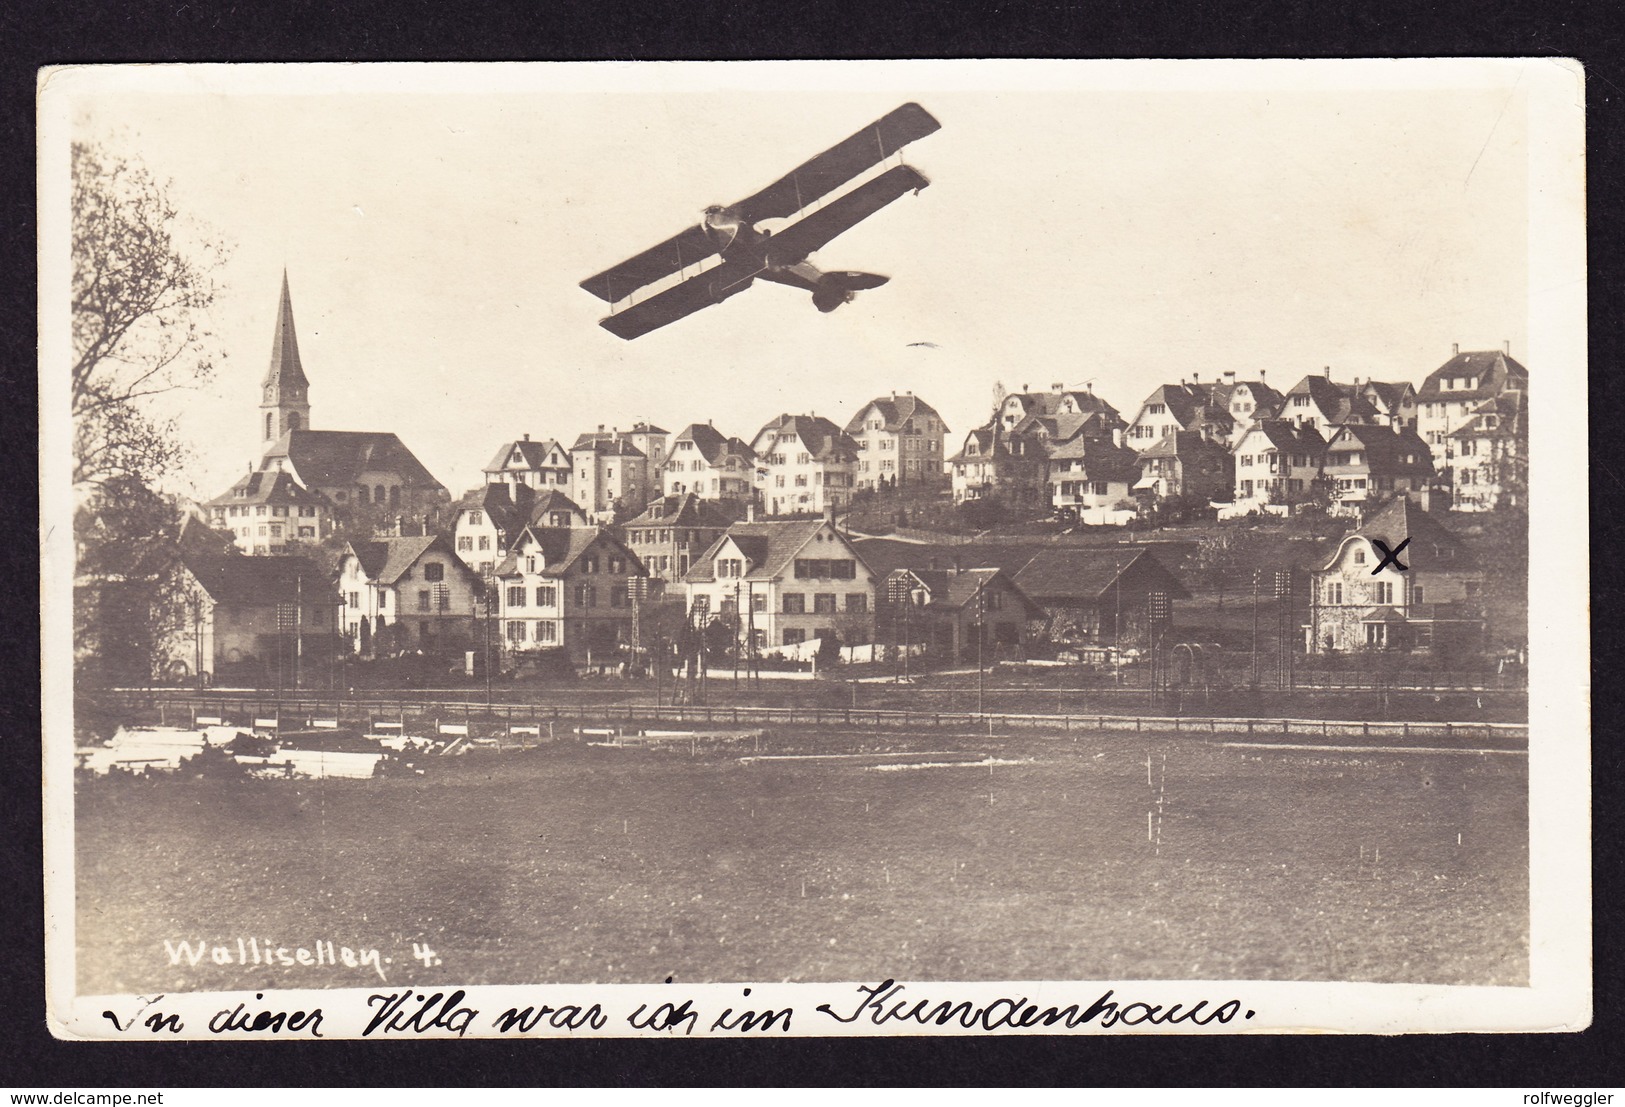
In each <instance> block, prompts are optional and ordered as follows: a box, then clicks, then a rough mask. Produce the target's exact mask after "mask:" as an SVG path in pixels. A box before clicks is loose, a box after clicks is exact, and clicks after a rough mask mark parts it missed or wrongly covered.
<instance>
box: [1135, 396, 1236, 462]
mask: <svg viewBox="0 0 1625 1107" xmlns="http://www.w3.org/2000/svg"><path fill="white" fill-rule="evenodd" d="M1235 425H1236V420H1235V417H1234V416H1233V415H1231V414H1230V409H1229V407H1228V406H1227V400H1226V399H1216V398H1215V397H1214V395H1213V394H1212V389H1211V386H1205V385H1202V384H1201V383H1200V382H1192V381H1186V380H1181V381H1180V382H1179V383H1178V384H1164V385H1159V386H1158V387H1157V388H1156V389H1155V390H1154V391H1153V392H1152V393H1151V395H1149V396H1147V397H1146V398H1145V399H1144V400H1143V401H1141V403H1140V409H1139V411H1138V412H1136V413H1135V416H1134V419H1133V421H1132V422H1130V423H1129V425H1128V430H1127V431H1126V432H1125V433H1124V441H1125V442H1126V443H1127V444H1128V445H1129V446H1130V447H1131V448H1133V449H1135V450H1138V451H1140V452H1142V453H1143V452H1144V451H1145V450H1147V449H1149V448H1150V447H1152V446H1154V445H1156V444H1157V443H1158V442H1160V441H1161V440H1162V439H1163V438H1165V437H1167V436H1168V435H1170V434H1175V433H1188V434H1194V435H1196V436H1198V437H1200V438H1205V439H1207V440H1209V441H1218V442H1229V441H1230V438H1231V434H1232V432H1233V431H1234V429H1235Z"/></svg>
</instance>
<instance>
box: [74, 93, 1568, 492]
mask: <svg viewBox="0 0 1625 1107" xmlns="http://www.w3.org/2000/svg"><path fill="white" fill-rule="evenodd" d="M1392 64H1393V63H1390V65H1392ZM1431 64H1432V66H1433V68H1431V69H1418V68H1415V67H1414V66H1413V67H1409V68H1405V67H1401V68H1399V69H1397V70H1396V69H1393V68H1389V69H1383V68H1380V67H1379V68H1375V69H1373V68H1372V67H1371V64H1370V63H1367V64H1366V65H1365V66H1364V67H1360V66H1354V67H1349V66H1344V67H1341V68H1340V67H1339V66H1337V65H1336V64H1310V63H1294V64H1279V63H1277V64H1273V65H1263V64H1259V63H1242V64H1236V65H1232V66H1231V67H1230V68H1228V69H1226V68H1222V67H1220V68H1217V69H1216V68H1215V67H1214V66H1212V65H1195V64H1193V63H1162V64H1159V65H1150V66H1140V67H1132V66H1130V67H1125V66H1121V65H1119V66H1113V65H1110V64H1106V65H1079V64H1072V65H1060V66H1056V65H1052V64H1038V63H1016V64H1009V63H1006V64H1002V65H994V64H989V63H971V64H969V65H965V64H955V65H940V64H939V65H912V66H911V65H898V64H895V63H893V64H888V65H885V66H876V65H857V66H830V65H802V66H798V65H774V66H737V67H728V66H723V67H719V66H717V65H703V64H702V65H688V66H666V65H662V66H651V65H608V66H606V65H595V66H576V67H570V66H558V65H550V66H540V67H514V66H497V67H461V68H460V67H435V68H433V69H414V68H411V67H375V68H374V69H370V70H369V69H368V67H359V69H360V71H359V72H358V67H327V68H323V69H317V70H312V69H309V68H305V67H269V66H265V67H216V68H211V69H209V70H207V71H206V72H205V71H202V70H198V71H194V72H190V73H188V72H184V71H183V72H180V73H179V75H177V70H176V69H175V68H174V67H151V68H148V69H145V70H139V69H134V68H133V67H132V68H131V69H129V70H127V71H123V72H121V73H120V74H119V76H120V77H121V80H120V81H114V82H109V81H106V80H103V81H99V82H98V81H91V82H86V85H85V88H84V89H82V90H80V91H78V92H76V93H75V95H74V96H73V97H72V112H71V118H72V127H73V134H74V136H75V137H83V138H90V139H92V140H95V141H100V142H103V143H105V144H107V145H109V146H112V147H114V148H117V149H119V150H121V151H123V152H125V153H129V154H133V155H135V156H138V157H139V158H140V159H141V160H142V161H143V162H144V163H145V164H146V165H147V167H148V168H149V169H150V170H151V171H152V172H153V173H154V174H155V175H156V176H157V177H159V178H160V179H167V180H168V181H169V182H170V187H171V190H172V194H173V196H174V198H175V200H176V201H177V203H178V205H179V207H180V208H181V209H182V210H183V211H184V212H185V213H186V215H187V218H188V219H189V220H191V221H193V223H194V224H195V226H196V227H197V228H201V229H204V230H205V231H212V232H214V233H217V234H219V235H221V236H223V237H224V238H226V239H227V240H228V242H229V243H230V244H231V246H232V252H231V255H230V259H229V261H228V262H227V263H226V264H225V265H224V266H223V267H222V268H221V270H220V271H219V272H218V274H217V279H218V281H219V283H220V285H221V292H220V294H219V296H218V297H217V299H216V301H215V303H214V305H213V307H212V308H211V310H210V312H209V316H208V321H209V324H210V325H211V327H212V328H213V330H214V331H215V333H216V334H217V335H218V337H219V342H220V347H221V348H222V349H223V350H224V352H225V353H226V355H227V356H226V358H225V360H224V361H223V362H222V363H221V364H220V366H219V368H218V371H217V373H216V375H215V378H214V379H213V380H212V381H211V382H208V383H207V384H203V385H201V386H199V387H197V388H195V389H191V390H188V391H187V392H185V393H183V394H178V395H177V396H176V397H174V398H173V403H172V406H171V410H173V412H174V413H175V414H176V416H177V417H178V418H179V420H180V423H181V430H182V434H183V436H184V437H185V438H186V439H187V440H188V442H190V443H191V445H192V449H193V453H194V455H195V456H194V458H193V459H192V461H191V463H190V465H189V467H188V469H187V472H186V476H187V478H188V480H189V482H190V490H191V491H192V492H194V493H195V494H197V495H200V496H203V497H212V496H214V495H218V494H219V493H220V492H223V491H224V490H225V488H226V487H227V486H228V485H229V484H230V483H231V482H232V481H233V480H234V479H235V478H236V476H237V475H238V474H240V473H241V472H242V471H243V470H244V469H245V468H246V467H247V466H248V465H249V464H250V463H251V462H254V461H257V459H258V445H259V436H258V433H257V424H258V406H257V405H258V399H259V396H258V385H259V382H260V381H261V379H262V378H263V376H264V374H265V370H266V366H267V363H268V360H269V356H270V350H271V339H272V329H273V325H274V322H275V311H276V306H277V297H278V292H279V288H280V284H281V280H282V274H283V271H284V269H286V272H287V274H288V280H289V283H290V286H291V290H292V297H293V306H294V316H295V320H296V322H297V327H298V334H299V347H300V352H301V355H302V358H303V362H304V366H305V372H306V375H307V376H308V377H309V379H310V399H311V407H312V410H311V420H312V426H314V427H316V428H318V429H333V430H388V431H394V432H395V433H397V434H399V435H400V436H401V438H402V439H403V440H404V441H405V442H406V444H407V445H408V446H409V447H410V448H411V449H412V450H413V451H414V452H415V453H416V454H417V455H418V457H419V458H420V459H421V460H422V461H423V462H424V463H425V464H426V465H427V466H428V467H429V469H430V471H431V472H433V473H434V474H435V476H436V477H437V478H438V479H439V480H440V481H441V482H442V483H444V484H445V485H446V486H447V487H448V488H449V489H450V490H451V491H452V493H453V494H454V495H456V494H458V493H460V492H461V491H463V490H464V489H467V488H470V487H473V486H474V485H476V484H478V483H479V482H480V481H481V479H482V477H481V469H482V467H483V466H484V465H485V463H486V462H487V461H488V460H489V459H490V457H491V455H492V454H494V453H495V452H496V450H497V448H498V447H499V446H500V445H501V444H502V443H503V442H505V441H508V440H511V439H514V438H517V437H519V436H520V435H522V434H526V433H528V434H530V435H531V437H533V438H559V439H563V440H565V441H566V442H568V441H570V440H573V439H574V437H575V436H576V435H577V434H578V433H580V432H582V431H584V430H589V429H592V428H594V427H596V426H597V425H599V424H604V425H606V426H619V427H626V426H629V425H630V424H632V423H633V422H635V421H638V420H649V421H652V422H655V423H657V424H659V425H660V426H662V427H665V428H666V429H668V430H670V431H672V432H674V433H675V432H676V431H678V430H680V429H681V428H682V427H683V426H685V425H687V424H688V423H691V422H704V421H706V420H711V421H713V422H714V423H715V425H716V426H717V427H718V429H720V430H722V431H723V432H724V433H727V434H733V435H738V436H740V437H742V438H746V439H747V440H748V439H749V438H751V437H752V436H753V435H754V434H755V432H756V431H757V429H758V428H760V427H761V425H762V424H763V423H765V422H766V421H767V420H768V419H770V418H772V417H774V416H776V415H778V414H779V413H781V412H812V413H816V414H819V415H825V416H828V417H830V418H831V419H834V420H835V421H836V422H837V423H841V424H844V423H845V422H846V421H847V420H848V419H849V418H851V417H852V416H853V415H854V414H856V413H857V411H858V410H859V409H860V408H861V406H862V405H863V404H864V403H866V402H867V401H868V400H869V399H871V398H873V397H875V396H877V395H885V394H888V393H890V392H891V391H894V390H895V391H898V392H903V391H912V392H915V393H916V394H918V395H920V396H921V397H923V398H924V399H926V400H927V401H928V402H929V403H931V404H932V405H933V406H934V407H936V408H937V410H938V411H939V412H940V413H941V414H942V415H943V417H944V418H945V419H946V421H947V423H948V425H949V426H950V428H951V430H952V432H953V433H952V436H951V438H950V449H951V450H953V449H957V446H958V441H959V439H961V438H962V436H963V434H964V433H965V432H966V431H968V430H970V429H971V428H972V427H973V426H975V425H977V424H979V423H981V422H983V421H984V420H985V419H986V418H987V417H988V414H989V408H990V405H991V402H992V397H993V390H994V387H995V383H996V382H1000V383H1002V385H1003V386H1004V387H1005V388H1007V389H1010V390H1012V391H1013V390H1017V389H1019V388H1021V387H1022V386H1024V385H1030V386H1031V387H1033V388H1035V389H1042V388H1048V387H1050V386H1051V385H1052V384H1055V383H1063V384H1065V385H1066V386H1068V387H1082V386H1083V385H1085V384H1086V383H1090V384H1092V387H1093V388H1094V390H1095V391H1096V392H1098V393H1101V394H1102V395H1104V396H1105V397H1106V398H1107V399H1109V400H1110V401H1111V402H1112V403H1113V404H1114V405H1115V406H1117V407H1118V408H1119V409H1120V410H1122V411H1123V412H1124V414H1125V416H1126V417H1128V418H1132V417H1133V415H1134V412H1135V410H1136V409H1137V407H1138V405H1139V403H1140V401H1141V400H1142V399H1143V398H1144V397H1145V395H1146V394H1147V393H1149V392H1150V391H1151V390H1152V389H1154V388H1155V387H1156V386H1157V385H1158V384H1160V383H1162V382H1164V381H1177V380H1179V379H1181V378H1183V377H1188V376H1191V375H1199V376H1200V377H1201V378H1202V379H1208V378H1210V377H1212V376H1217V375H1218V374H1220V373H1221V372H1223V371H1225V370H1234V371H1236V373H1237V374H1238V376H1240V377H1242V378H1244V379H1247V378H1257V377H1258V376H1259V375H1260V374H1261V373H1262V374H1266V379H1267V380H1268V382H1269V383H1271V384H1273V385H1275V386H1276V387H1278V388H1282V389H1285V388H1287V387H1290V386H1291V385H1292V384H1293V383H1295V382H1296V381H1297V380H1298V379H1299V378H1300V377H1302V376H1303V375H1304V374H1305V373H1307V372H1310V371H1318V370H1320V369H1321V368H1322V367H1323V366H1330V367H1331V370H1332V374H1333V376H1334V378H1337V379H1341V380H1353V379H1354V378H1356V377H1359V378H1368V377H1375V378H1377V379H1381V380H1410V381H1413V382H1415V383H1418V384H1420V382H1421V380H1422V378H1423V377H1425V376H1426V375H1427V374H1428V373H1429V372H1431V371H1432V370H1433V369H1435V368H1437V367H1438V366H1439V365H1441V364H1442V363H1443V362H1444V361H1445V360H1447V359H1448V358H1449V356H1450V348H1451V344H1452V343H1459V344H1460V345H1461V347H1462V348H1463V349H1492V348H1497V347H1500V346H1501V344H1502V343H1503V342H1510V343H1511V348H1512V351H1513V353H1514V355H1515V356H1517V355H1519V354H1520V352H1521V351H1523V350H1524V348H1525V343H1526V341H1527V338H1528V320H1527V316H1528V305H1529V299H1530V293H1529V287H1528V286H1529V258H1528V241H1527V239H1528V234H1527V226H1528V220H1529V186H1528V179H1527V178H1528V174H1527V161H1528V157H1529V149H1528V130H1529V128H1528V123H1527V119H1526V112H1525V107H1526V103H1525V101H1526V97H1525V96H1524V95H1523V93H1522V91H1521V89H1520V85H1519V73H1518V69H1517V66H1516V65H1513V64H1510V63H1471V62H1464V63H1431ZM907 100H914V101H917V102H919V103H921V104H922V105H924V106H925V107H926V108H927V109H928V110H929V111H930V112H931V113H932V114H933V115H935V116H936V117H937V119H938V120H940V121H941V124H942V129H941V130H940V131H938V132H937V133H935V134H933V135H930V136H928V137H927V138H925V139H922V140H920V141H919V142H917V143H915V144H913V145H911V146H910V147H908V148H907V149H906V150H905V151H904V157H905V159H906V160H907V161H908V163H909V164H911V165H914V166H915V167H916V168H918V169H919V170H920V171H921V172H922V173H924V174H925V176H926V177H928V178H929V179H930V180H931V185H930V187H928V188H926V189H924V190H923V191H922V192H921V193H919V194H918V195H910V196H904V197H903V198H901V199H900V200H898V201H897V202H895V203H893V204H892V205H890V206H889V207H887V208H886V209H884V210H882V211H881V212H879V213H878V214H876V215H875V216H873V217H871V218H870V219H868V220H866V221H865V222H864V223H862V224H860V225H859V226H857V227H855V228H854V229H853V230H851V231H849V232H847V233H846V234H843V235H842V236H840V237H839V238H837V239H836V240H835V241H833V242H832V243H830V244H829V245H828V246H826V247H825V248H824V249H823V250H822V251H820V252H819V253H818V254H817V255H815V257H814V259H813V260H814V261H815V262H817V263H819V264H820V265H822V266H823V267H825V268H840V269H863V270H869V271H874V272H879V273H884V274H887V275H889V276H890V277H891V278H892V280H891V283H890V284H888V285H886V286H884V287H882V288H879V289H875V290H872V291H868V292H864V293H861V294H860V295H859V297H858V299H857V300H856V301H855V302H854V303H852V304H848V305H846V306H843V307H842V308H840V309H839V310H837V311H835V312H833V313H830V314H828V315H825V314H821V313H819V312H818V311H816V310H815V309H814V308H813V307H812V305H811V303H810V298H809V297H808V295H807V294H806V293H804V292H800V291H798V290H794V289H790V288H786V287H783V286H779V285H772V284H765V283H761V282H758V284H757V285H756V286H755V287H753V288H752V289H751V290H750V291H749V292H747V293H746V294H744V295H741V296H737V297H734V298H732V299H730V300H728V301H726V302H725V303H723V304H721V305H717V306H714V307H711V308H709V309H706V310H705V311H702V312H699V313H697V314H695V315H692V316H690V317H688V318H686V319H683V320H680V321H678V322H677V323H674V324H672V325H670V326H668V327H666V328H664V329H662V330H659V331H655V332H653V333H651V334H649V335H646V336H644V337H642V338H639V339H636V340H634V341H632V342H624V341H622V340H621V339H618V338H615V337H614V336H612V335H610V334H608V333H607V332H606V331H604V330H602V329H600V328H599V327H598V326H597V325H596V323H597V320H598V319H599V318H600V317H601V316H602V315H603V314H604V309H605V305H604V304H603V303H602V302H601V301H599V300H597V299H596V298H594V297H592V296H590V295H588V294H587V293H586V292H584V291H582V290H581V289H580V288H578V287H577V285H578V282H580V281H581V280H583V279H584V278H586V277H588V276H590V275H592V274H595V273H597V272H599V271H601V270H603V269H606V268H608V267H609V266H611V265H613V264H615V263H616V262H619V261H621V260H623V259H624V258H626V257H628V256H630V255H631V254H633V253H636V252H638V251H640V250H642V249H644V248H646V247H648V246H651V245H654V244H655V243H656V242H659V241H661V240H663V239H665V238H667V237H669V236H671V235H672V234H675V233H677V232H678V231H680V230H682V229H683V228H684V227H685V226H686V225H689V224H691V223H693V222H696V221H697V220H698V218H699V215H700V211H701V209H702V208H704V207H705V206H706V205H707V204H711V203H729V202H733V201H736V200H739V199H741V198H743V197H745V196H747V195H749V194H751V193H753V192H755V191H756V190H757V189H759V188H761V187H762V186H764V185H766V184H768V183H769V182H771V181H773V180H775V179H776V178H778V177H779V176H781V175H783V174H784V173H785V172H787V171H788V170H789V169H791V168H792V167H794V166H795V165H797V164H799V163H800V162H802V161H804V160H806V159H807V158H809V157H811V156H812V155H813V154H816V153H818V152H819V151H821V150H823V149H825V148H827V147H828V146H830V145H832V144H833V143H835V142H837V141H839V140H840V139H842V138H844V137H846V136H847V135H849V134H851V133H853V132H854V131H856V130H858V129H859V128H861V127H862V126H863V125H864V124H867V123H869V122H871V121H872V120H874V119H875V118H877V117H879V116H880V115H883V114H884V113H886V112H887V111H890V110H891V109H892V108H894V107H896V106H897V105H898V104H900V103H902V102H904V101H907ZM1531 368H1532V369H1534V370H1535V371H1536V372H1537V373H1538V371H1539V367H1538V366H1531Z"/></svg>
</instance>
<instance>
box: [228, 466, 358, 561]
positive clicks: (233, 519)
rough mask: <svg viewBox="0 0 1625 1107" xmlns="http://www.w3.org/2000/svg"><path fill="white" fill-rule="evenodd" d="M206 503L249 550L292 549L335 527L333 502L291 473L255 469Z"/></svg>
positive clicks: (275, 551) (311, 542) (274, 551)
mask: <svg viewBox="0 0 1625 1107" xmlns="http://www.w3.org/2000/svg"><path fill="white" fill-rule="evenodd" d="M203 506H204V510H205V511H206V512H207V513H208V517H209V522H210V523H211V524H212V525H213V526H214V528H215V529H216V530H220V531H225V532H227V533H229V534H231V536H232V539H233V541H234V542H235V543H236V546H237V548H238V549H239V550H241V551H242V552H243V553H245V554H261V555H263V554H281V553H288V552H290V551H291V550H292V549H295V548H297V547H298V546H300V545H312V546H313V545H315V544H316V543H318V542H320V541H321V540H322V539H323V538H326V537H327V536H328V535H330V534H332V533H333V526H334V518H333V505H332V504H331V503H329V502H328V500H327V497H325V496H323V495H321V494H320V493H317V492H312V491H310V490H309V489H307V488H305V487H304V486H303V485H301V484H300V483H299V482H298V481H296V480H294V479H293V477H292V476H291V475H290V474H288V473H279V472H269V473H267V472H261V471H258V470H253V471H250V472H248V473H246V474H245V475H244V476H243V477H242V478H241V479H240V480H238V481H237V483H236V484H234V485H232V486H231V488H230V490H229V491H227V492H226V493H225V494H224V495H221V496H217V497H215V498H214V499H212V500H210V501H209V502H208V503H207V504H205V505H203Z"/></svg>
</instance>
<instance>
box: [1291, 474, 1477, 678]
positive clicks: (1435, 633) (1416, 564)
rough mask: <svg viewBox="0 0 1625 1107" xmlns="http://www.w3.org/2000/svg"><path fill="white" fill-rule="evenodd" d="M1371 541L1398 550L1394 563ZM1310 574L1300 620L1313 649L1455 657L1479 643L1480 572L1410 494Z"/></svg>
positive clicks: (1457, 540) (1391, 504)
mask: <svg viewBox="0 0 1625 1107" xmlns="http://www.w3.org/2000/svg"><path fill="white" fill-rule="evenodd" d="M1377 542H1381V543H1383V545H1384V546H1386V547H1387V549H1388V550H1389V551H1396V550H1397V551H1399V553H1398V564H1395V563H1394V562H1393V561H1389V560H1388V559H1387V558H1386V556H1385V555H1384V553H1383V551H1382V550H1381V549H1379V548H1378V547H1377V545H1376V543H1377ZM1406 542H1408V543H1409V544H1408V545H1405V547H1404V549H1403V550H1401V549H1400V546H1401V544H1403V543H1406ZM1399 565H1404V566H1405V568H1404V569H1400V568H1399ZM1312 575H1313V581H1312V586H1311V587H1312V591H1311V596H1310V609H1309V622H1308V623H1307V624H1305V626H1304V638H1305V641H1304V644H1305V647H1306V648H1307V649H1308V650H1309V651H1310V652H1311V653H1347V652H1359V651H1366V650H1370V651H1423V652H1427V651H1433V652H1437V653H1439V654H1441V655H1443V656H1460V655H1461V654H1463V653H1468V652H1472V651H1475V650H1478V649H1481V648H1482V647H1483V642H1484V609H1483V599H1482V593H1483V583H1484V571H1483V569H1482V567H1481V566H1480V564H1479V562H1478V559H1477V558H1476V557H1474V555H1473V553H1472V551H1471V550H1470V549H1469V548H1468V547H1467V546H1466V544H1465V543H1463V542H1462V541H1461V539H1460V538H1459V537H1457V535H1456V534H1455V533H1454V532H1453V531H1451V530H1450V529H1449V528H1448V527H1446V526H1445V525H1444V524H1443V523H1442V522H1440V521H1439V520H1438V519H1437V518H1435V517H1434V516H1433V515H1431V514H1430V513H1428V512H1426V511H1424V510H1422V508H1420V507H1419V506H1417V505H1416V504H1415V503H1413V502H1412V501H1411V500H1410V499H1409V498H1408V497H1405V496H1396V497H1394V499H1393V500H1391V501H1390V502H1389V503H1388V504H1387V505H1385V506H1384V507H1382V508H1381V509H1380V510H1378V511H1376V512H1373V513H1372V514H1371V516H1370V517H1369V518H1368V519H1367V520H1366V521H1365V522H1364V523H1363V524H1362V525H1360V526H1358V527H1356V528H1355V529H1354V530H1353V531H1351V532H1350V533H1349V534H1348V535H1346V536H1345V537H1344V538H1343V540H1342V541H1341V542H1339V543H1338V545H1337V549H1336V550H1335V551H1334V552H1333V554H1332V556H1331V557H1330V558H1329V559H1328V560H1327V562H1326V563H1325V565H1323V566H1322V567H1321V568H1319V569H1317V570H1315V571H1314V573H1313V574H1312Z"/></svg>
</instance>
